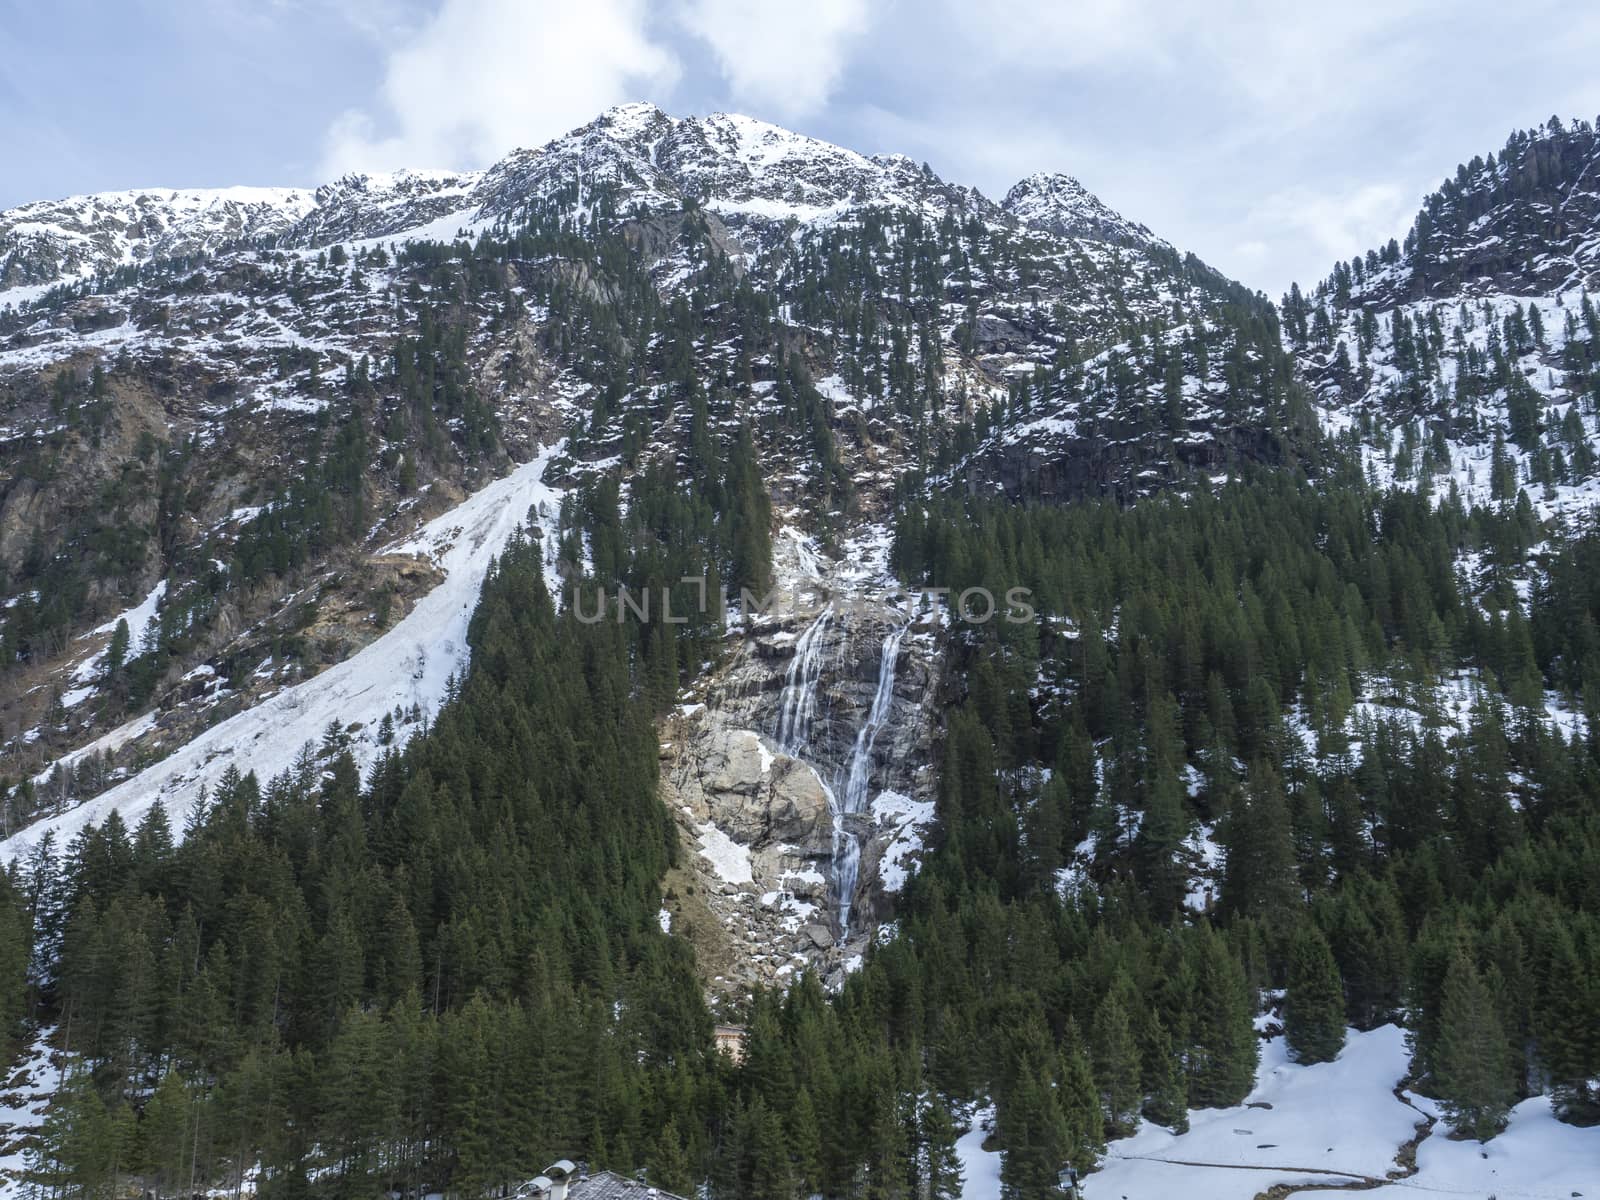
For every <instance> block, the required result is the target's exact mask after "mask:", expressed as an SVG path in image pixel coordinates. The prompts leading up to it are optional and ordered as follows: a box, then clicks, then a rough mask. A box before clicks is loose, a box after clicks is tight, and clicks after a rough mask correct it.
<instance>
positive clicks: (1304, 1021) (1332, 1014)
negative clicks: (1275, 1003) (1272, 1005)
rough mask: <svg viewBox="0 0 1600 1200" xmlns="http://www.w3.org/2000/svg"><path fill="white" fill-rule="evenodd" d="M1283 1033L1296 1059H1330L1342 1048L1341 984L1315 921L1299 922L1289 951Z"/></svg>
mask: <svg viewBox="0 0 1600 1200" xmlns="http://www.w3.org/2000/svg"><path fill="white" fill-rule="evenodd" d="M1283 1026H1284V1036H1285V1037H1286V1038H1287V1040H1288V1043H1289V1049H1290V1051H1291V1052H1292V1053H1293V1054H1294V1057H1295V1061H1296V1062H1300V1063H1319V1062H1331V1061H1332V1060H1333V1059H1335V1058H1337V1057H1338V1055H1339V1051H1340V1050H1341V1049H1343V1048H1344V987H1343V984H1342V983H1341V982H1340V979H1339V967H1338V965H1337V964H1336V963H1335V962H1334V959H1333V951H1332V950H1331V949H1330V948H1329V946H1328V939H1327V938H1325V937H1323V936H1322V931H1321V930H1320V929H1318V928H1317V926H1316V924H1315V923H1314V922H1313V921H1311V920H1309V919H1307V920H1303V921H1301V923H1300V929H1299V931H1298V932H1297V933H1296V934H1295V939H1294V944H1293V946H1292V947H1291V948H1290V950H1289V988H1288V995H1287V997H1286V999H1285V1003H1284V1014H1283Z"/></svg>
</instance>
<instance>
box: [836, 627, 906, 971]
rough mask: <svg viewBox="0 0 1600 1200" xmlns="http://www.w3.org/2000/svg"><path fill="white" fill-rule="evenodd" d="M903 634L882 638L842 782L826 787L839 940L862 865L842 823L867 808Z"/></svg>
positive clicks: (845, 929) (903, 630)
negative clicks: (873, 687)
mask: <svg viewBox="0 0 1600 1200" xmlns="http://www.w3.org/2000/svg"><path fill="white" fill-rule="evenodd" d="M905 636H906V626H905V625H897V626H895V628H893V629H891V630H890V631H889V633H888V635H887V636H886V637H885V638H884V639H883V650H882V652H881V653H880V655H879V658H878V688H877V691H876V692H875V693H874V694H873V697H872V707H871V708H870V709H869V710H868V711H867V719H866V720H865V721H864V722H862V725H861V729H860V731H859V732H858V733H857V734H856V744H855V746H854V748H853V749H852V750H851V752H850V765H849V769H848V771H846V773H845V778H844V786H843V788H842V789H833V788H830V789H829V790H828V807H829V808H830V809H831V810H832V814H833V897H834V911H835V912H836V913H837V914H838V917H839V940H840V941H843V940H844V939H845V937H846V936H848V934H849V932H850V906H851V904H852V903H853V901H854V900H855V894H856V880H857V877H858V875H859V873H860V869H861V840H860V839H859V838H858V837H857V836H856V835H855V834H854V833H853V832H851V831H850V830H849V829H848V828H846V827H845V820H844V819H845V817H846V815H848V814H852V813H860V812H864V811H865V810H866V807H867V790H868V788H869V786H870V784H871V781H872V749H873V746H874V745H875V744H876V743H877V740H878V734H879V733H880V732H882V730H883V727H884V726H885V725H887V724H888V723H889V712H890V709H892V708H893V706H894V675H895V667H896V665H897V664H898V663H899V661H900V643H901V641H902V640H903V639H904V638H905Z"/></svg>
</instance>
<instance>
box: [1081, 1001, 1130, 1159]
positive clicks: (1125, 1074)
mask: <svg viewBox="0 0 1600 1200" xmlns="http://www.w3.org/2000/svg"><path fill="white" fill-rule="evenodd" d="M1091 1042H1092V1045H1093V1051H1094V1055H1093V1059H1094V1079H1095V1084H1096V1087H1097V1089H1098V1091H1099V1095H1100V1108H1101V1112H1102V1114H1103V1116H1104V1119H1105V1136H1106V1137H1108V1138H1116V1137H1126V1136H1127V1135H1129V1134H1130V1133H1132V1132H1133V1131H1134V1128H1135V1126H1137V1125H1138V1123H1139V1103H1140V1099H1141V1092H1140V1087H1139V1084H1140V1070H1139V1047H1138V1044H1137V1043H1136V1042H1135V1041H1134V1037H1133V1030H1132V1029H1131V1028H1130V1026H1129V1023H1128V1014H1127V1012H1126V1011H1125V1010H1124V1009H1123V1007H1122V1004H1121V1003H1120V1002H1119V1001H1118V999H1117V996H1116V994H1115V993H1114V992H1112V993H1109V994H1108V995H1107V996H1106V998H1105V999H1104V1000H1102V1001H1101V1002H1100V1007H1099V1008H1098V1009H1097V1010H1096V1012H1095V1017H1094V1028H1093V1030H1092V1037H1091Z"/></svg>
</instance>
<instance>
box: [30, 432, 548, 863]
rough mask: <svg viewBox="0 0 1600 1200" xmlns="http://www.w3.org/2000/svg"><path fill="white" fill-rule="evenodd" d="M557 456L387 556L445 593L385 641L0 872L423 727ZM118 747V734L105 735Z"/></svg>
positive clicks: (106, 797)
mask: <svg viewBox="0 0 1600 1200" xmlns="http://www.w3.org/2000/svg"><path fill="white" fill-rule="evenodd" d="M560 450H561V446H560V444H557V445H556V446H553V447H551V448H549V449H547V450H545V451H544V452H543V453H542V454H540V455H539V457H538V458H536V459H534V460H533V461H532V462H529V463H525V464H523V465H522V466H520V467H518V468H517V469H516V470H514V471H512V472H511V473H510V474H509V475H506V476H505V477H504V478H502V479H499V480H496V481H495V482H493V483H491V484H489V485H488V486H487V487H485V488H483V489H482V490H480V491H478V492H476V493H474V494H473V495H472V496H470V497H468V499H467V500H466V501H464V502H463V503H462V504H460V505H459V506H457V507H456V508H454V509H452V510H450V511H449V512H447V513H445V514H444V515H443V516H440V517H437V518H435V519H434V520H432V521H430V522H428V524H427V525H425V526H424V527H423V528H422V529H420V530H419V531H418V532H417V534H416V535H415V536H414V537H412V538H410V539H408V540H407V541H405V542H404V543H402V544H400V545H398V546H394V547H392V548H390V551H389V552H390V553H395V554H415V555H418V556H423V557H427V558H430V559H432V560H433V561H434V563H435V565H437V566H438V567H439V568H440V569H441V570H443V571H444V572H445V579H444V581H443V582H442V583H440V584H439V585H438V586H437V587H436V588H434V589H433V591H431V592H429V593H428V594H427V595H426V596H425V597H423V598H422V600H421V601H420V602H419V603H418V604H417V606H416V608H414V609H413V610H412V611H411V612H410V613H409V614H408V615H407V616H406V617H405V618H404V619H403V620H401V621H400V622H398V623H397V624H396V625H395V626H394V628H393V629H391V630H389V631H388V632H387V633H385V634H384V635H383V636H382V637H380V638H378V639H377V640H376V641H374V642H372V643H371V644H370V645H368V646H367V647H366V648H364V649H363V650H362V651H360V652H359V653H358V654H356V655H354V656H353V657H351V658H349V659H346V660H345V661H344V662H342V663H339V664H338V665H337V666H333V667H330V668H329V669H328V670H326V671H324V672H323V673H322V674H320V675H317V676H316V677H314V678H312V679H310V680H308V681H306V682H305V683H302V684H299V685H296V686H294V687H289V688H286V689H284V690H283V691H281V692H278V693H277V694H275V695H273V696H271V697H270V698H268V699H266V700H264V701H263V702H262V703H260V704H258V705H256V706H255V707H254V708H251V709H248V710H246V711H244V712H242V713H239V714H238V715H237V716H234V717H231V718H229V719H228V720H226V721H223V722H221V723H220V724H217V725H214V726H212V727H211V728H210V729H208V730H207V731H206V732H205V733H203V734H201V735H200V736H199V737H197V738H195V739H194V740H193V741H191V742H189V743H188V744H187V745H185V746H182V747H181V748H178V749H176V750H174V751H173V753H172V754H170V755H168V756H167V757H166V758H164V759H162V760H161V761H160V762H158V763H156V764H154V765H153V766H150V767H147V768H146V769H145V770H143V771H141V772H139V773H138V774H137V775H135V776H133V777H132V778H131V779H127V780H125V781H123V782H122V783H120V784H118V785H117V786H115V787H113V788H111V789H110V790H108V791H106V792H104V793H102V794H101V795H99V796H97V797H96V798H94V799H93V800H91V801H89V802H88V803H86V804H82V805H79V806H78V807H76V808H73V809H71V810H69V811H67V812H64V813H61V814H59V815H57V816H53V817H48V818H46V819H44V820H42V821H38V822H35V823H34V824H33V825H30V826H29V827H28V828H26V829H24V830H22V831H21V832H19V833H17V834H15V835H13V836H12V837H10V838H7V839H6V840H5V841H4V842H0V860H3V861H10V860H12V859H15V858H17V857H18V856H19V855H21V854H23V853H25V852H26V851H27V849H28V848H29V847H30V846H32V845H34V844H35V843H37V841H38V839H39V838H40V837H41V836H43V835H44V833H45V831H46V830H53V831H54V832H55V834H56V836H57V839H58V844H63V843H65V842H66V841H67V840H69V839H70V838H71V837H72V836H73V834H75V833H76V832H77V831H78V830H79V829H81V828H83V827H84V826H85V825H97V824H99V823H100V822H101V821H103V820H104V819H105V818H106V816H107V814H109V813H111V812H113V811H116V812H119V813H121V814H122V816H123V817H124V819H125V820H127V821H128V822H129V823H130V824H131V823H133V822H136V821H137V820H138V819H139V817H140V816H142V815H143V814H144V813H145V812H146V811H148V810H149V808H150V807H151V806H152V805H154V804H155V803H156V802H157V801H158V800H159V801H167V802H176V803H177V804H179V805H183V806H187V804H188V803H190V802H191V801H192V800H193V798H194V796H195V795H196V793H197V792H198V790H199V788H200V786H201V785H215V783H216V781H217V780H218V779H220V778H221V777H222V775H223V773H224V772H225V771H226V770H227V769H228V768H229V767H236V768H238V769H239V770H240V771H241V772H243V771H254V772H255V773H256V775H257V777H258V778H260V779H261V780H262V781H263V782H265V781H266V780H268V779H270V778H271V777H272V776H274V775H277V774H279V773H280V772H283V771H287V770H289V769H290V768H292V767H293V766H294V765H295V762H296V760H297V759H298V758H299V757H300V754H301V750H302V748H303V747H304V746H306V744H307V743H313V744H315V743H317V742H318V741H319V740H320V739H321V738H322V736H323V734H324V733H325V732H326V731H327V730H328V728H329V726H330V725H333V726H337V727H339V728H340V729H342V730H343V731H344V733H345V734H346V735H348V737H349V739H350V750H351V752H352V753H353V754H354V755H355V757H356V760H357V761H358V762H359V763H361V764H362V765H363V766H365V765H367V764H370V763H371V762H372V761H373V760H374V759H375V758H377V757H378V755H379V753H380V752H381V750H382V746H381V745H380V743H379V740H378V728H379V724H380V722H381V721H382V720H383V717H384V715H385V714H389V715H391V717H393V716H394V714H396V713H397V712H398V713H399V714H400V718H399V719H400V720H402V721H403V720H404V718H405V715H406V714H407V712H408V710H410V709H411V708H412V706H416V708H417V709H418V710H420V713H421V715H422V716H423V717H424V718H426V717H428V716H431V714H432V713H433V712H435V711H436V710H437V708H438V705H439V701H440V699H441V698H442V697H443V696H444V694H445V688H446V685H447V683H448V681H449V679H450V677H451V676H452V675H454V674H457V673H458V672H459V671H461V669H462V668H463V667H464V666H465V665H466V662H467V655H468V650H467V639H466V635H467V623H468V621H469V620H470V619H471V616H472V611H473V609H474V608H475V607H476V606H477V602H478V592H479V589H480V588H481V587H482V584H483V579H484V574H485V572H486V571H487V570H488V568H489V564H490V563H491V562H492V561H493V559H494V558H495V556H496V555H498V554H499V553H500V551H501V550H502V549H503V548H504V547H505V545H506V542H507V540H508V539H509V538H510V537H511V535H512V534H513V533H514V532H515V531H516V530H517V529H518V527H519V526H522V525H524V524H526V523H528V522H529V520H530V512H531V513H532V520H533V522H534V523H535V524H537V523H538V522H539V521H541V520H542V519H543V518H550V519H551V520H552V521H553V520H554V517H555V514H556V511H557V509H558V508H559V505H560V493H559V492H558V491H557V490H556V489H554V488H552V487H551V486H549V485H548V484H546V483H545V482H544V475H545V470H546V468H547V466H548V465H549V463H550V461H551V460H552V459H553V458H554V457H555V456H556V455H557V454H558V453H559V452H560ZM404 733H405V730H404V726H403V725H402V727H401V734H402V736H404ZM125 736H126V731H124V730H117V731H114V732H113V733H111V734H109V735H107V737H108V738H118V737H125ZM94 748H95V747H94V746H90V747H87V748H86V749H87V750H93V749H94ZM178 823H181V822H175V824H178Z"/></svg>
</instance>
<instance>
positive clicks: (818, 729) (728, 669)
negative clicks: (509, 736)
mask: <svg viewBox="0 0 1600 1200" xmlns="http://www.w3.org/2000/svg"><path fill="white" fill-rule="evenodd" d="M885 549H886V541H885V539H884V537H883V535H882V533H881V531H875V532H874V533H869V534H868V535H866V536H864V537H862V538H860V539H859V540H857V541H855V542H854V543H852V544H850V545H847V546H845V547H843V548H842V549H841V553H840V554H839V556H838V557H837V558H834V557H830V556H828V555H826V554H825V553H823V552H822V551H821V550H819V549H818V548H817V547H816V545H815V543H814V542H813V541H812V539H810V538H809V537H807V536H805V535H802V534H800V533H799V532H798V530H795V529H794V528H793V527H788V528H786V529H785V530H784V536H783V537H782V538H781V539H780V542H779V546H778V549H777V551H776V554H775V564H774V565H775V566H776V567H777V568H778V585H777V588H776V589H775V592H774V594H773V602H772V604H771V605H770V606H769V608H768V610H767V611H766V612H765V613H760V614H757V613H751V614H748V619H745V618H744V617H736V618H735V620H734V624H733V627H732V629H731V631H730V637H729V643H730V645H729V652H728V654H727V656H726V658H725V659H724V661H723V662H722V663H721V664H720V665H719V666H718V667H717V668H716V669H715V670H714V671H712V672H711V673H709V674H708V675H707V676H705V677H704V678H703V679H702V680H701V681H700V682H699V684H698V685H697V686H696V687H695V688H694V689H693V690H692V691H691V692H690V693H689V694H688V695H687V696H686V697H685V700H684V703H683V704H682V705H681V706H680V707H679V708H678V710H677V712H676V713H674V714H673V715H672V717H671V718H670V719H669V720H668V721H667V723H666V726H665V731H664V738H663V744H662V763H663V776H664V779H665V791H664V794H665V797H666V800H667V803H668V806H669V807H670V808H671V810H672V811H673V812H674V813H675V814H676V815H677V816H678V818H679V822H680V825H681V827H682V829H683V831H684V839H685V844H686V846H689V847H691V848H692V849H693V850H694V851H695V852H696V860H697V861H696V862H695V863H694V865H693V874H694V875H695V877H696V878H697V880H698V886H699V888H700V889H701V892H700V894H701V896H702V898H703V902H704V905H705V907H706V908H708V909H709V911H710V913H711V915H712V917H713V919H714V921H715V922H716V926H717V928H715V929H714V930H710V931H706V930H702V931H700V933H701V935H702V936H703V937H704V939H705V940H706V941H708V942H709V943H711V944H712V946H713V948H712V949H711V950H710V951H709V952H708V954H707V957H708V958H709V959H710V960H711V961H717V962H726V963H730V964H734V965H731V966H729V967H728V973H727V974H725V975H724V976H723V977H722V978H721V979H719V980H715V981H714V982H715V983H716V984H717V985H718V986H720V987H721V988H724V989H727V990H739V989H742V988H743V987H745V986H747V985H748V984H750V983H755V982H760V983H773V982H781V981H783V980H784V979H785V978H787V977H789V976H790V975H791V974H792V973H793V972H794V971H796V970H798V969H801V968H803V967H806V966H818V967H820V968H821V969H822V970H823V971H824V973H825V974H826V975H829V976H837V975H838V974H839V973H840V972H841V971H843V970H847V969H848V967H849V965H850V963H851V961H852V959H854V958H856V956H858V955H860V954H861V953H862V950H863V948H864V946H865V943H866V942H867V940H868V939H869V938H870V937H871V935H872V931H873V930H874V929H875V928H876V925H877V922H878V920H879V919H880V918H881V917H882V916H883V915H884V914H885V913H886V912H887V910H888V907H889V904H890V897H891V895H892V893H893V892H894V891H895V890H896V889H897V888H898V886H899V884H900V882H901V881H902V880H903V878H904V871H905V869H906V868H907V867H908V866H909V865H910V863H911V861H913V860H914V858H915V855H916V852H917V850H918V848H920V846H921V840H922V836H923V834H924V832H925V830H926V828H927V826H928V824H929V823H930V822H931V820H932V813H933V799H934V796H933V772H932V758H933V742H934V739H935V738H936V736H937V734H938V730H939V716H938V712H939V704H938V697H937V695H936V690H937V685H938V680H939V664H940V657H941V654H942V647H943V638H944V626H943V620H942V616H941V613H940V611H939V610H938V609H936V608H934V607H933V606H932V605H931V604H927V603H924V602H923V601H922V599H921V598H920V597H918V596H915V595H912V594H908V593H906V592H904V591H902V590H901V589H900V588H899V587H898V585H897V584H896V583H895V581H894V580H893V578H892V577H891V576H890V575H889V573H888V570H887V566H886V564H885V562H884V558H883V552H884V550H885ZM669 907H670V906H669ZM682 908H683V906H682V905H680V906H679V911H682ZM729 942H731V943H733V944H736V945H737V944H749V945H752V946H759V947H760V951H759V953H756V954H753V955H746V956H743V957H739V956H730V955H727V954H726V953H725V952H720V953H719V949H718V948H716V945H717V943H723V944H724V945H725V944H726V943H729Z"/></svg>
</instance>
